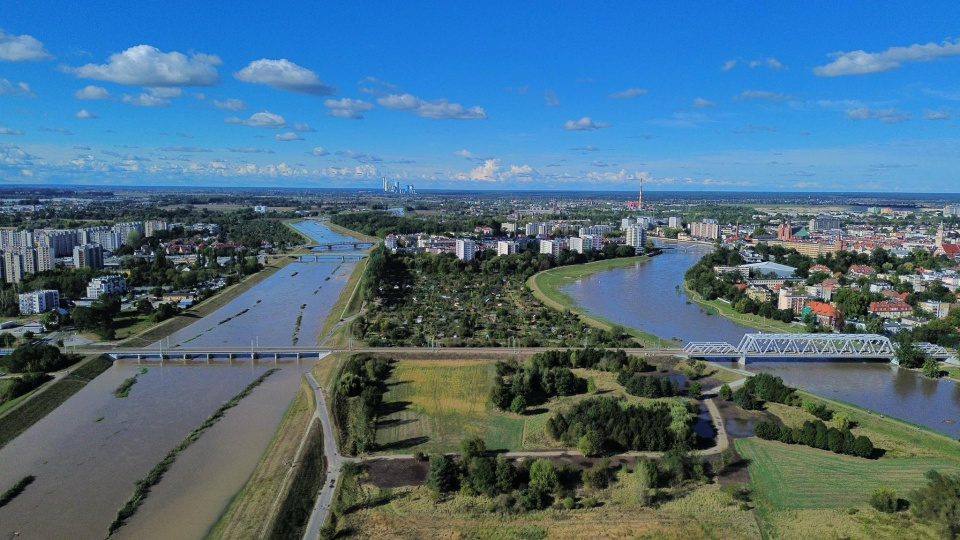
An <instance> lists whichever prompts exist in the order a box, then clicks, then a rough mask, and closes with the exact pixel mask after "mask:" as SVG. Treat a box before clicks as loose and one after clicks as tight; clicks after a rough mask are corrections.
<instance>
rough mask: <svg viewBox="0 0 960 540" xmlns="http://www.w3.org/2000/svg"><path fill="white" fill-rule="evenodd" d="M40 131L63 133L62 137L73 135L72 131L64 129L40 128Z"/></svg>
mask: <svg viewBox="0 0 960 540" xmlns="http://www.w3.org/2000/svg"><path fill="white" fill-rule="evenodd" d="M40 131H46V132H47V133H63V134H64V135H73V132H72V131H70V130H69V129H67V128H64V127H46V126H40Z"/></svg>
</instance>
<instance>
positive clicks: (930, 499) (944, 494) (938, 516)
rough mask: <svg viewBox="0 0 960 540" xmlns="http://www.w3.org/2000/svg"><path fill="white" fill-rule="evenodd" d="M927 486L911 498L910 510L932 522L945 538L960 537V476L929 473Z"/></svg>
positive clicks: (914, 493) (935, 472) (918, 490)
mask: <svg viewBox="0 0 960 540" xmlns="http://www.w3.org/2000/svg"><path fill="white" fill-rule="evenodd" d="M926 477H927V485H925V486H923V487H921V488H919V489H917V490H916V491H914V492H913V494H912V495H911V497H910V509H911V511H912V513H913V514H914V515H915V516H916V517H918V518H920V519H928V520H930V521H931V522H932V523H933V524H934V525H935V526H936V527H937V529H938V532H939V533H940V535H941V536H942V537H943V538H956V537H957V536H958V535H960V475H956V474H942V473H939V472H937V471H932V470H931V471H929V472H927V474H926Z"/></svg>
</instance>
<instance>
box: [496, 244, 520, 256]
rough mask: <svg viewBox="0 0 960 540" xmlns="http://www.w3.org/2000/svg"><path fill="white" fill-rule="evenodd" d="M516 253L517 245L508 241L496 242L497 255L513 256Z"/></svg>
mask: <svg viewBox="0 0 960 540" xmlns="http://www.w3.org/2000/svg"><path fill="white" fill-rule="evenodd" d="M516 252H517V243H516V242H513V241H510V240H500V241H499V242H497V255H513V254H514V253H516Z"/></svg>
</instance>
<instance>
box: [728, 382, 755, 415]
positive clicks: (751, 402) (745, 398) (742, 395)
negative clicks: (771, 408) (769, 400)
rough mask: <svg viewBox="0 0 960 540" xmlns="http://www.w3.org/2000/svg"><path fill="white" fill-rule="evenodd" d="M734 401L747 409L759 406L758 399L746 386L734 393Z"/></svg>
mask: <svg viewBox="0 0 960 540" xmlns="http://www.w3.org/2000/svg"><path fill="white" fill-rule="evenodd" d="M733 403H734V404H736V406H737V407H740V408H741V409H744V410H747V411H750V410H753V409H758V408H759V405H758V404H757V400H756V399H754V398H753V394H751V393H750V391H749V390H747V387H746V386H741V387H740V388H737V391H736V392H734V393H733Z"/></svg>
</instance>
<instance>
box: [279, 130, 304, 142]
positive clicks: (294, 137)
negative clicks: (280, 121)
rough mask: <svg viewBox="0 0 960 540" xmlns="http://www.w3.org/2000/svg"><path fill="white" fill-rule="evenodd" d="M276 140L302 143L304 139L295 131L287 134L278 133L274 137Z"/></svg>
mask: <svg viewBox="0 0 960 540" xmlns="http://www.w3.org/2000/svg"><path fill="white" fill-rule="evenodd" d="M273 138H274V139H276V140H278V141H302V140H303V137H301V136H300V134H299V133H295V132H293V131H288V132H286V133H277V134H276V135H274V136H273Z"/></svg>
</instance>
